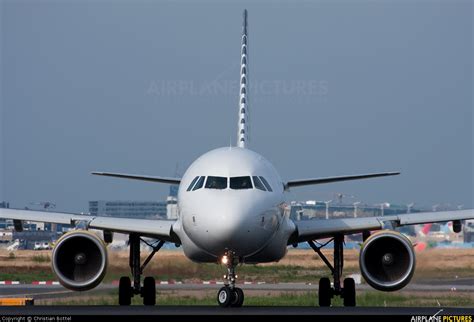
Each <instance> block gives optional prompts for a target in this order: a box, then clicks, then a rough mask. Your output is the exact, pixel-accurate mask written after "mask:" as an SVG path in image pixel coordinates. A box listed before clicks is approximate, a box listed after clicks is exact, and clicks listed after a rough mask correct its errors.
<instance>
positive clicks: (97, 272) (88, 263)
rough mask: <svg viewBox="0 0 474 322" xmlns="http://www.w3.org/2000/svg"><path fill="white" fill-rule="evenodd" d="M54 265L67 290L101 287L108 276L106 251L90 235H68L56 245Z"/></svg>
mask: <svg viewBox="0 0 474 322" xmlns="http://www.w3.org/2000/svg"><path fill="white" fill-rule="evenodd" d="M52 264H53V271H54V273H55V274H56V276H57V277H58V279H59V282H60V283H61V284H62V285H63V286H64V287H66V288H68V289H70V290H73V291H87V290H90V289H92V288H94V287H96V286H97V285H99V283H100V282H101V281H102V279H103V278H104V276H105V272H106V269H107V249H106V246H105V244H104V242H103V241H102V240H101V239H100V238H99V237H98V236H97V235H95V234H93V233H91V232H88V231H85V230H78V231H73V232H69V233H67V234H65V235H63V236H62V237H61V238H59V239H58V241H57V242H56V245H55V246H54V249H53V259H52Z"/></svg>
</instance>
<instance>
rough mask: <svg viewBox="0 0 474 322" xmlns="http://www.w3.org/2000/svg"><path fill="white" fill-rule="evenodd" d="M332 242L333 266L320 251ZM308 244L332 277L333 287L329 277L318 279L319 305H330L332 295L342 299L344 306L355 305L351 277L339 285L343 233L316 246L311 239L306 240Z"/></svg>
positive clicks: (342, 254) (353, 285)
mask: <svg viewBox="0 0 474 322" xmlns="http://www.w3.org/2000/svg"><path fill="white" fill-rule="evenodd" d="M331 241H333V242H334V266H333V265H331V263H330V262H329V261H328V259H327V258H326V256H324V254H323V253H322V252H321V248H323V247H324V246H326V245H327V244H329V243H330V242H331ZM308 244H309V246H311V248H312V249H313V250H314V251H315V252H316V253H317V254H318V255H319V257H321V259H322V260H323V262H324V263H325V264H326V265H327V267H329V269H330V270H331V273H332V276H333V278H334V287H331V282H330V280H329V278H327V277H323V278H321V279H320V280H319V294H318V299H319V306H331V299H332V298H333V297H334V296H340V297H342V298H343V300H344V306H355V305H356V291H355V283H354V279H353V278H346V279H344V283H343V287H342V286H341V275H342V268H343V266H344V248H343V244H344V235H336V236H335V237H334V238H333V239H331V240H329V241H328V242H327V243H325V244H323V245H320V246H316V245H315V243H314V242H313V241H309V242H308Z"/></svg>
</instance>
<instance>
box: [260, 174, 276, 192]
mask: <svg viewBox="0 0 474 322" xmlns="http://www.w3.org/2000/svg"><path fill="white" fill-rule="evenodd" d="M259 178H260V179H261V180H262V182H263V184H264V185H265V187H266V188H267V190H268V191H270V192H272V191H273V190H272V187H270V185H269V184H268V181H267V180H266V179H265V178H264V177H262V176H259Z"/></svg>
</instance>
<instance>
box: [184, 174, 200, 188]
mask: <svg viewBox="0 0 474 322" xmlns="http://www.w3.org/2000/svg"><path fill="white" fill-rule="evenodd" d="M198 179H199V176H197V177H196V178H194V179H193V181H191V184H190V185H189V187H188V189H186V191H191V189H192V188H193V186H194V184H195V183H196V181H198Z"/></svg>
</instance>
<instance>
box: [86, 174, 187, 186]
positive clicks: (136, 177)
mask: <svg viewBox="0 0 474 322" xmlns="http://www.w3.org/2000/svg"><path fill="white" fill-rule="evenodd" d="M91 174H93V175H96V176H106V177H114V178H122V179H133V180H141V181H151V182H159V183H168V184H180V182H181V178H170V177H156V176H144V175H138V174H126V173H113V172H97V171H94V172H92V173H91Z"/></svg>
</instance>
